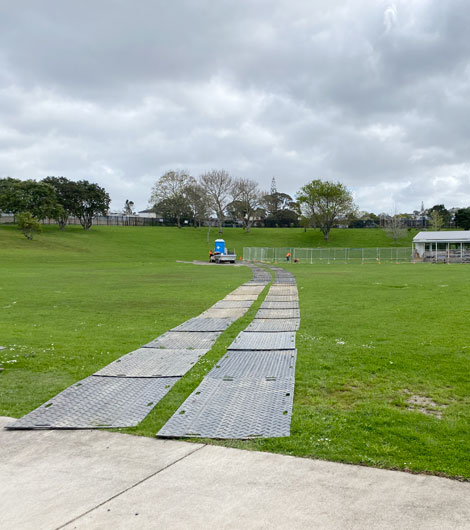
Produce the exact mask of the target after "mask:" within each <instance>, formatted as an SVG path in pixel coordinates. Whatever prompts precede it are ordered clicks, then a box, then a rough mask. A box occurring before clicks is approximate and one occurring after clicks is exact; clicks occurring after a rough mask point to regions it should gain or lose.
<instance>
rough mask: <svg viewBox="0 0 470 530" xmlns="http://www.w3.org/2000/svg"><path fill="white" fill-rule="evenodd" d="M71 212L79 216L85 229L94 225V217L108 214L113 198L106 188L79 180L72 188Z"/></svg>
mask: <svg viewBox="0 0 470 530" xmlns="http://www.w3.org/2000/svg"><path fill="white" fill-rule="evenodd" d="M70 193H71V196H70V201H71V204H72V206H71V213H72V214H73V215H75V216H76V217H78V219H79V220H80V224H81V225H82V226H83V228H84V229H85V230H89V229H90V228H91V226H92V225H93V217H95V216H97V215H106V213H107V211H108V208H109V203H110V202H111V199H110V197H109V195H108V193H107V192H106V190H105V189H104V188H102V187H101V186H98V184H94V183H92V182H88V181H87V180H79V181H77V182H75V183H74V186H72V187H71V188H70Z"/></svg>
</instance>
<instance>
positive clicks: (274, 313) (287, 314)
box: [255, 309, 300, 318]
mask: <svg viewBox="0 0 470 530" xmlns="http://www.w3.org/2000/svg"><path fill="white" fill-rule="evenodd" d="M255 318H300V311H299V310H298V309H259V310H258V312H257V313H256V316H255Z"/></svg>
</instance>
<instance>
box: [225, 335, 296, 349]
mask: <svg viewBox="0 0 470 530" xmlns="http://www.w3.org/2000/svg"><path fill="white" fill-rule="evenodd" d="M294 349H295V332H294V331H281V332H279V333H262V332H250V333H247V332H246V331H242V332H241V333H240V334H239V335H238V336H237V337H236V339H235V340H234V341H233V342H232V344H230V346H229V347H228V350H229V351H230V350H253V351H255V350H294Z"/></svg>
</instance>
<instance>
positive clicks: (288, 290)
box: [269, 285, 299, 296]
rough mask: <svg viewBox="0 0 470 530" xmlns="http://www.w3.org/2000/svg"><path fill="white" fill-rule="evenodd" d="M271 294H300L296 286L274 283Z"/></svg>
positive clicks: (270, 290)
mask: <svg viewBox="0 0 470 530" xmlns="http://www.w3.org/2000/svg"><path fill="white" fill-rule="evenodd" d="M269 295H273V296H299V293H298V291H297V287H296V286H286V285H273V286H271V288H270V289H269Z"/></svg>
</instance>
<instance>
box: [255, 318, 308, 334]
mask: <svg viewBox="0 0 470 530" xmlns="http://www.w3.org/2000/svg"><path fill="white" fill-rule="evenodd" d="M299 327H300V318H286V319H283V318H256V319H255V320H253V322H251V324H249V325H248V327H247V328H246V329H245V331H246V332H256V331H264V332H271V333H272V332H279V331H297V330H298V329H299Z"/></svg>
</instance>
